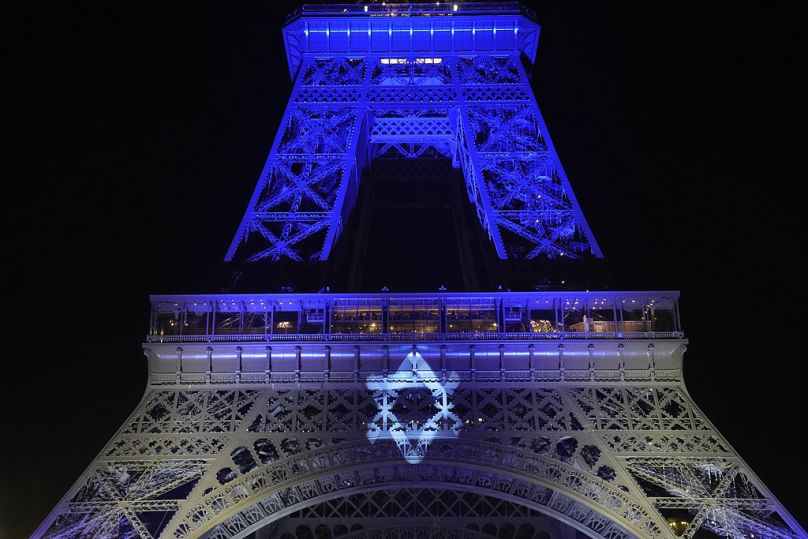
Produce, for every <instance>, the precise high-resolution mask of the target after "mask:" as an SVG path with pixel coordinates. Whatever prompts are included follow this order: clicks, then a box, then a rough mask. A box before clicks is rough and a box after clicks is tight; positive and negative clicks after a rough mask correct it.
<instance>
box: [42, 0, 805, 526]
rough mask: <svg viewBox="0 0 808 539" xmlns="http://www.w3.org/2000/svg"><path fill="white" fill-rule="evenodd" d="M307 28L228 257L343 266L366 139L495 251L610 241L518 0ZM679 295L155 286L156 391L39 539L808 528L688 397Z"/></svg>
mask: <svg viewBox="0 0 808 539" xmlns="http://www.w3.org/2000/svg"><path fill="white" fill-rule="evenodd" d="M285 38H286V44H287V53H288V58H289V67H290V72H291V73H292V76H293V78H294V79H295V86H294V92H293V95H292V97H291V99H290V102H289V105H288V107H287V109H286V112H285V114H284V117H283V120H282V123H281V128H280V130H279V132H278V136H277V137H276V139H275V142H274V144H273V147H272V151H271V153H270V156H269V159H268V160H267V163H266V166H265V168H264V171H263V173H262V175H261V178H260V180H259V182H258V185H257V187H256V189H255V192H254V195H253V197H252V200H251V201H250V205H249V207H248V210H247V213H246V214H245V216H244V220H243V222H242V225H241V228H240V230H239V233H238V235H237V236H236V238H235V240H234V241H233V244H232V245H231V248H230V252H229V253H228V258H232V257H233V256H234V255H235V252H236V249H237V248H238V247H239V246H240V245H241V244H242V242H245V240H250V241H248V242H245V246H244V248H245V249H247V248H248V247H249V248H252V246H254V245H255V242H254V241H253V240H257V241H259V242H263V244H262V245H261V246H260V247H259V248H258V249H257V250H255V251H251V252H250V254H249V255H248V258H251V259H253V260H261V259H279V258H282V257H288V258H291V259H294V260H302V259H305V258H309V257H312V256H314V257H319V258H320V259H325V258H327V257H328V254H329V251H330V249H331V247H332V246H333V245H334V242H335V241H336V239H337V237H338V235H339V233H340V230H341V228H342V226H343V223H344V222H345V219H346V218H347V215H348V213H349V212H350V211H351V208H352V206H353V205H354V202H355V199H356V192H357V184H358V182H359V178H360V174H361V170H362V167H363V166H364V165H365V164H366V163H367V162H368V161H369V160H370V159H372V158H373V157H374V156H377V155H390V154H398V155H400V156H402V157H404V158H416V157H418V156H420V155H422V154H424V153H429V154H431V155H434V154H435V153H436V152H437V153H440V154H443V155H445V156H447V157H448V158H451V159H452V161H453V163H455V165H456V166H459V167H462V169H463V171H464V173H465V182H466V187H467V192H468V195H469V198H470V200H471V201H472V202H473V203H474V205H475V207H476V210H477V215H478V217H479V219H480V222H481V223H482V225H483V227H484V228H485V230H486V231H487V232H488V234H489V236H490V238H491V240H492V241H493V242H494V245H495V246H496V250H497V253H498V254H499V256H500V257H502V258H505V257H508V256H518V257H525V258H529V257H535V256H539V255H541V256H557V255H561V254H563V255H564V256H580V255H582V254H583V253H586V252H591V253H592V254H594V255H596V256H599V255H600V252H599V251H598V248H597V244H596V243H595V241H594V238H593V237H592V235H591V233H590V231H589V229H588V227H587V225H586V222H585V221H584V219H583V216H582V214H581V212H580V208H579V207H578V204H577V203H576V201H575V197H574V195H573V193H572V190H571V189H570V186H569V183H568V181H567V178H566V176H565V175H564V172H563V169H562V168H561V165H560V164H559V162H558V157H557V155H556V153H555V151H554V149H553V147H552V144H551V142H550V140H549V138H548V136H547V131H546V128H545V126H544V122H543V120H542V118H541V115H540V113H539V110H538V107H537V106H536V102H535V99H534V98H533V95H532V93H531V90H530V87H529V85H528V82H527V78H526V74H525V70H524V68H523V65H522V61H523V60H525V59H527V60H528V61H532V60H533V58H534V57H535V48H536V43H537V38H538V26H537V25H536V24H535V23H534V22H533V21H532V20H531V19H530V18H529V17H527V16H525V15H524V14H522V12H521V10H520V8H519V7H518V6H516V5H513V4H485V5H481V6H477V5H474V4H463V5H462V9H458V10H455V9H454V8H453V7H452V6H446V7H441V6H437V7H436V6H431V7H430V6H425V5H422V6H414V5H410V6H406V7H404V6H396V5H393V6H384V7H382V6H367V7H364V6H361V5H360V6H339V7H334V6H317V7H314V8H305V9H304V10H303V11H302V12H301V13H298V14H297V15H296V16H295V17H294V18H293V19H292V20H291V22H290V23H289V25H288V26H287V28H286V30H285ZM318 235H319V236H320V238H319V239H318V238H317V236H318ZM322 236H324V239H323V237H322ZM677 301H678V293H675V292H654V293H651V292H641V293H640V292H585V293H584V292H581V293H576V292H563V293H561V292H559V293H550V292H545V293H539V292H533V293H520V292H517V293H513V292H508V293H455V294H452V293H423V294H391V293H384V294H268V295H262V294H252V295H216V296H155V297H153V298H152V317H151V324H150V330H149V334H148V336H147V338H146V343H145V344H144V347H143V348H144V352H145V354H146V357H147V358H148V365H149V379H148V384H147V387H146V392H145V394H144V396H143V399H142V400H141V402H140V403H139V405H138V406H137V408H136V409H135V411H134V412H133V413H132V415H131V416H130V417H129V418H128V419H127V420H126V421H125V423H124V425H123V426H122V427H121V428H120V429H119V431H118V432H117V433H116V434H115V436H114V437H113V438H112V440H111V441H110V442H109V443H108V444H107V446H106V447H104V448H103V450H102V451H101V452H100V453H99V455H98V456H97V457H96V459H95V460H94V461H93V462H92V464H91V465H90V466H89V467H88V468H87V470H86V471H85V472H84V474H83V475H82V476H81V477H80V478H79V479H78V480H77V482H76V483H75V484H74V485H73V487H72V488H71V489H70V490H69V491H68V492H67V494H66V495H65V496H64V498H63V499H62V500H61V502H60V503H59V504H58V505H57V507H56V508H54V510H53V512H52V513H51V514H50V515H49V516H48V517H47V519H46V520H45V521H44V522H43V523H42V525H41V526H40V528H39V529H38V530H37V531H36V533H35V536H36V537H48V538H67V537H69V538H73V537H126V538H135V537H141V538H150V537H174V538H191V537H208V538H217V539H218V538H225V537H247V536H250V535H251V534H255V536H256V537H261V538H269V537H272V538H277V539H314V538H316V539H336V538H339V539H494V538H496V539H548V538H549V537H557V538H569V539H572V538H578V537H593V538H605V539H623V538H626V539H628V538H634V537H639V538H670V537H685V538H691V537H692V538H697V539H698V538H702V537H704V538H712V537H733V538H741V537H748V538H750V539H751V538H754V537H766V538H769V537H773V538H797V537H806V534H805V532H804V531H803V530H802V529H801V528H800V527H799V525H798V524H797V523H796V522H795V521H794V519H793V518H792V517H791V516H790V515H789V514H788V512H787V511H786V510H785V509H784V508H783V507H782V506H781V505H780V504H779V503H778V502H777V500H776V499H775V498H774V497H773V496H772V494H771V493H770V492H769V491H768V490H767V489H766V487H765V485H763V484H762V483H761V481H760V480H759V478H757V477H756V476H755V474H754V473H753V472H752V471H751V470H750V469H749V467H748V466H747V465H746V464H745V463H744V462H743V460H742V459H741V458H740V457H739V456H738V454H737V453H736V452H735V451H734V450H733V449H732V447H731V446H730V445H729V443H728V442H727V441H726V440H725V439H724V438H723V437H722V436H721V435H720V434H719V433H718V432H717V430H716V429H715V427H714V426H713V425H712V424H711V423H710V422H709V421H708V420H707V419H706V417H705V416H704V414H703V413H702V412H701V411H700V410H699V409H698V407H697V406H696V405H695V404H694V403H693V402H692V400H691V399H690V397H689V396H688V394H687V390H686V388H685V385H684V381H683V377H682V358H683V354H684V351H685V347H686V344H687V341H686V340H685V338H684V335H683V333H682V330H681V324H680V320H679V313H678V308H677Z"/></svg>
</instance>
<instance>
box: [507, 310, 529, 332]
mask: <svg viewBox="0 0 808 539" xmlns="http://www.w3.org/2000/svg"><path fill="white" fill-rule="evenodd" d="M525 315H526V310H525V308H524V305H522V304H519V303H516V304H512V305H505V306H504V307H503V319H504V322H505V331H506V332H508V333H523V332H525V331H528V329H527V326H526V324H525V320H526V319H527V317H526V316H525Z"/></svg>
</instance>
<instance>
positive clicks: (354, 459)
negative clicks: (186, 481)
mask: <svg viewBox="0 0 808 539" xmlns="http://www.w3.org/2000/svg"><path fill="white" fill-rule="evenodd" d="M393 485H419V486H423V485H433V486H442V487H444V488H445V487H446V486H447V485H451V488H457V489H460V490H463V489H467V490H469V491H473V492H478V493H483V494H486V495H491V496H495V497H498V498H503V499H509V500H512V501H514V502H516V503H522V504H524V505H527V506H528V507H531V508H534V509H535V510H537V511H540V512H544V513H547V514H550V515H551V516H553V517H554V518H559V519H561V520H563V521H566V522H568V523H569V524H571V525H573V526H577V527H578V528H579V529H581V530H582V531H585V532H586V533H588V534H590V535H592V536H594V537H607V538H609V539H612V538H618V537H631V536H632V535H637V536H643V537H657V536H660V535H662V534H663V533H664V532H663V530H664V524H662V523H661V522H660V521H659V520H658V516H657V515H655V514H654V513H652V512H650V511H648V510H647V509H646V507H645V505H644V504H643V503H642V501H641V500H640V499H639V498H636V497H635V496H633V495H631V494H629V493H627V492H624V491H623V490H621V489H619V488H617V487H615V486H614V485H611V484H609V483H607V482H605V481H603V480H602V479H600V478H598V477H597V476H595V475H593V474H591V473H588V472H585V471H583V470H581V469H578V468H575V467H573V466H570V465H568V464H564V463H562V462H559V461H556V460H553V459H550V458H547V457H544V456H541V455H534V454H530V453H528V452H526V451H522V450H519V449H515V448H503V447H502V446H500V445H496V444H492V443H486V442H482V441H473V440H467V439H464V440H440V441H436V442H435V443H434V444H433V446H432V448H431V449H430V453H429V457H428V458H427V459H425V460H424V461H423V462H422V463H421V464H418V465H412V464H408V463H407V462H405V461H403V460H402V459H401V456H400V453H399V452H398V448H397V447H396V446H395V445H394V444H392V443H390V442H377V443H376V444H373V445H371V444H369V443H368V442H366V441H353V442H347V443H343V444H339V445H336V446H326V447H322V448H319V449H315V450H312V451H307V452H305V453H301V454H299V455H295V456H293V457H290V458H287V459H283V460H280V461H276V462H272V463H267V464H265V465H263V466H260V467H257V468H255V469H253V470H251V471H250V472H248V473H247V474H245V475H243V476H241V477H239V478H238V479H236V480H233V481H232V482H229V483H227V484H225V485H221V486H217V487H212V488H210V489H208V491H206V493H205V494H204V495H203V496H202V497H201V498H197V499H196V501H195V503H192V504H191V505H190V506H186V509H185V510H184V511H182V512H181V514H180V513H178V514H177V516H176V517H175V520H174V522H173V529H174V535H175V536H176V537H178V538H184V537H198V536H201V535H203V534H206V535H207V536H209V537H216V538H218V537H231V536H234V535H236V534H239V533H240V532H241V531H242V530H244V529H247V528H252V526H253V524H255V523H258V522H262V521H264V520H266V521H267V522H269V521H271V520H273V519H277V518H281V517H283V516H286V515H288V514H289V513H291V512H292V511H295V510H297V509H300V508H302V507H305V506H306V505H309V504H310V503H313V500H316V501H317V502H320V501H324V500H327V499H329V498H334V497H339V496H343V495H345V494H346V493H349V492H357V491H361V490H363V489H364V490H366V489H371V488H377V487H381V488H390V487H391V486H393Z"/></svg>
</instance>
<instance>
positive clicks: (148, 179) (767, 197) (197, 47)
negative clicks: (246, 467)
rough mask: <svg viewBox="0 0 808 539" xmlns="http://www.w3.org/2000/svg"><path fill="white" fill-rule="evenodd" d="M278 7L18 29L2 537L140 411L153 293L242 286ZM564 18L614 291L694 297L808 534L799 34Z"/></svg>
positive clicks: (709, 374) (104, 8)
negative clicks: (239, 252) (245, 232)
mask: <svg viewBox="0 0 808 539" xmlns="http://www.w3.org/2000/svg"><path fill="white" fill-rule="evenodd" d="M280 4H281V3H280V2H278V3H273V2H262V3H260V5H256V4H247V3H244V4H243V5H241V4H240V5H238V6H236V7H233V6H228V5H226V3H218V4H216V5H215V7H199V6H192V5H191V4H190V3H189V4H185V5H179V4H176V5H175V4H171V5H168V3H159V4H158V3H150V2H138V3H126V4H123V5H121V4H117V3H105V4H103V5H100V6H97V7H96V10H95V11H93V10H90V9H89V8H84V7H74V8H72V9H73V10H72V11H63V12H56V11H52V12H48V13H35V14H30V15H29V16H28V17H27V18H26V19H25V20H21V22H23V23H28V24H30V25H31V28H32V32H35V33H36V35H37V36H42V37H43V39H38V38H35V39H28V40H23V41H21V42H19V43H18V47H17V49H16V50H15V55H14V56H15V65H14V67H15V68H16V67H20V68H21V71H20V73H19V75H17V76H11V77H9V78H8V80H7V85H8V86H10V87H11V89H12V90H14V91H15V93H16V94H18V96H19V99H17V100H16V101H14V102H13V103H11V104H10V107H11V109H12V110H11V112H12V114H13V115H15V116H16V117H17V118H19V119H22V124H21V127H22V128H21V129H19V130H15V131H14V135H9V134H8V132H7V133H6V137H13V139H14V141H15V142H22V143H23V148H22V151H20V152H16V151H13V152H11V154H10V157H11V161H12V162H13V163H14V164H17V165H19V167H18V170H19V171H20V172H19V174H17V175H14V176H8V177H7V178H6V180H7V182H6V183H7V184H10V185H11V187H12V192H11V193H8V192H7V194H6V197H4V198H5V199H6V204H5V206H6V209H7V210H8V209H9V208H10V210H11V211H10V212H8V211H7V212H5V213H6V216H5V217H6V218H7V219H8V218H9V217H10V224H8V225H7V226H6V231H7V233H8V232H10V233H8V234H7V238H6V240H5V243H6V253H7V254H6V265H9V264H10V265H11V269H12V272H13V274H12V276H11V279H12V280H11V286H10V288H11V292H12V294H13V296H12V301H11V302H9V303H7V305H6V313H7V315H9V316H8V321H7V322H6V325H7V327H8V328H11V331H7V332H6V339H8V338H9V337H10V339H11V343H12V348H11V350H10V352H9V353H7V354H6V356H5V358H4V365H5V375H6V388H7V389H6V391H5V392H4V397H5V398H4V401H5V402H4V407H3V410H4V414H3V417H4V422H3V423H4V429H3V439H4V443H3V451H4V452H5V455H4V460H3V462H4V465H3V468H4V470H3V474H2V482H1V483H0V484H1V485H2V486H0V489H2V490H1V491H0V537H3V538H4V537H19V536H27V535H29V534H30V533H31V532H33V530H34V529H35V527H36V526H37V525H38V524H39V523H40V522H41V521H42V520H43V519H44V518H45V516H46V515H47V513H48V512H49V511H50V509H51V508H52V507H53V506H54V504H56V503H57V502H58V500H59V499H60V498H61V497H62V496H63V495H64V493H65V492H66V491H67V489H68V488H69V487H70V485H71V484H72V483H73V482H74V481H75V480H76V478H77V477H78V476H79V474H80V473H81V472H82V471H83V470H84V468H85V467H86V466H87V465H88V464H89V463H90V462H91V460H92V459H93V458H94V456H95V455H96V454H97V453H98V451H100V450H101V448H102V447H103V445H104V444H105V443H106V442H107V441H108V440H109V439H110V437H111V436H112V435H113V434H114V432H115V431H116V429H117V428H118V427H119V426H120V425H121V423H122V422H123V420H124V419H125V418H126V416H127V415H128V414H129V413H130V412H131V411H132V410H133V408H134V407H135V405H136V404H137V403H138V401H139V399H140V397H141V396H142V393H143V389H144V387H145V382H146V360H145V358H144V357H143V356H142V354H141V351H140V347H141V343H142V341H143V337H144V335H145V333H146V330H147V323H148V294H151V293H205V292H217V291H219V289H220V288H221V287H222V286H223V285H224V284H225V283H224V282H223V279H222V276H221V275H222V272H221V260H222V258H223V256H224V254H225V251H226V249H227V247H228V245H229V242H230V239H231V238H232V235H233V233H234V232H235V230H236V228H237V226H238V223H239V220H240V219H241V215H242V213H243V211H244V208H245V206H246V204H247V202H248V200H249V197H250V194H251V192H252V189H253V187H254V184H255V180H256V178H257V175H258V173H259V172H260V170H261V167H262V165H263V163H264V160H265V158H266V154H267V152H268V150H269V147H270V145H271V143H272V140H273V137H274V135H275V131H276V128H277V127H278V122H279V118H280V116H281V114H282V111H283V107H284V105H285V102H286V97H287V96H288V94H289V90H290V87H291V83H290V81H289V75H288V69H287V64H286V59H285V57H284V49H283V43H282V39H281V34H280V31H279V30H280V27H281V25H282V23H283V16H284V13H285V12H286V11H287V9H290V8H291V7H293V6H294V4H292V3H289V4H285V5H284V6H283V7H281V6H280ZM560 4H564V7H563V8H562V7H560ZM566 4H568V3H567V2H563V3H561V2H559V3H552V4H551V3H549V2H537V3H535V4H534V5H533V7H534V9H535V10H536V12H537V14H538V18H539V22H540V24H541V25H542V33H541V38H540V41H539V52H538V61H537V67H536V69H535V70H534V89H535V91H536V94H537V98H538V101H539V105H540V107H541V109H542V112H543V114H544V116H545V120H546V121H547V124H548V127H549V129H550V135H551V137H552V138H553V141H554V143H555V146H556V148H557V150H558V152H559V155H560V157H561V160H562V162H563V164H564V167H565V169H566V172H567V175H568V176H569V178H570V181H571V182H572V185H573V188H574V189H575V192H576V195H577V197H578V199H579V201H580V203H581V206H582V208H583V211H584V213H585V215H586V217H587V219H588V221H589V224H590V226H591V227H592V230H593V231H594V234H595V236H596V237H597V239H598V242H599V243H600V246H601V248H602V250H603V252H604V253H605V255H606V257H607V260H608V264H609V268H610V282H609V283H608V286H609V288H611V289H614V290H619V289H629V290H631V289H634V290H642V289H651V290H653V289H674V290H681V292H682V302H681V308H682V319H683V325H684V329H685V332H686V335H687V337H688V338H689V339H690V341H691V344H690V346H689V348H688V352H687V354H686V355H685V378H686V381H687V385H688V388H689V391H690V393H691V395H692V397H693V398H694V400H695V401H696V402H697V403H698V404H699V406H700V407H701V408H702V409H703V410H704V411H705V412H706V414H707V415H708V417H709V418H710V419H711V420H712V421H713V422H714V423H715V425H716V426H717V427H718V428H719V430H720V431H721V432H722V433H723V435H724V436H725V437H726V438H727V439H728V440H729V442H730V443H731V444H732V445H733V446H734V447H735V448H736V449H737V450H738V451H739V453H740V454H741V456H742V457H743V458H744V459H745V460H746V461H747V462H748V463H749V464H750V465H751V467H752V469H753V470H755V471H756V472H757V474H758V475H759V476H760V477H761V478H762V479H763V481H764V483H766V485H767V486H768V487H769V488H770V489H771V490H772V491H773V492H774V494H775V495H776V496H777V497H778V498H779V499H780V500H781V501H782V502H783V503H784V504H785V505H786V507H787V508H789V510H790V511H791V512H792V514H793V515H794V516H795V517H796V518H797V520H798V521H800V522H801V523H802V524H803V526H805V525H806V524H808V507H806V506H807V505H808V504H805V503H804V500H803V495H801V493H802V492H803V491H804V484H805V483H806V481H808V476H807V475H806V471H805V470H806V468H805V448H804V442H800V441H799V440H798V434H799V433H801V432H802V433H803V434H804V431H805V425H806V421H805V417H806V411H808V407H806V405H805V400H804V399H805V389H806V384H805V382H804V380H805V375H806V374H808V373H806V368H805V358H804V357H803V356H804V352H802V350H803V347H802V345H803V344H804V342H805V327H806V324H808V318H806V316H805V312H806V308H805V306H804V304H803V303H801V302H800V301H799V300H798V298H797V296H796V291H797V290H798V288H799V285H801V284H802V283H803V282H804V275H803V273H802V264H801V262H799V261H798V259H799V257H800V255H801V253H803V252H804V251H805V239H804V228H805V227H804V223H805V219H804V217H803V213H802V211H804V210H801V209H800V208H799V203H800V202H799V198H798V197H797V195H796V184H797V178H798V177H799V176H796V175H794V174H792V173H791V171H790V170H789V165H791V164H794V163H796V162H797V160H798V157H799V156H798V153H796V152H797V149H798V142H799V140H796V141H795V140H793V138H794V137H796V131H795V130H794V127H793V125H792V122H793V120H792V116H793V115H795V114H796V113H797V111H795V110H791V109H790V108H789V105H788V103H789V97H788V88H789V87H790V86H791V85H792V84H793V83H794V82H795V80H796V76H797V75H796V73H795V71H794V70H792V67H793V65H794V64H791V63H790V62H791V60H790V56H789V55H793V54H794V53H793V52H792V51H793V50H794V49H795V47H796V45H795V43H796V38H795V37H793V34H789V33H788V32H786V31H785V30H784V29H783V28H780V27H778V28H777V29H775V28H773V27H772V26H770V25H768V24H766V23H764V22H763V21H762V20H760V17H759V14H758V13H757V12H755V11H754V10H753V8H752V5H753V4H752V3H743V2H741V3H736V4H734V5H733V8H732V9H730V10H727V9H723V8H720V9H719V8H718V7H711V6H710V5H708V4H709V3H701V2H700V3H698V5H696V4H695V3H691V4H689V6H688V5H685V4H686V3H676V4H674V3H672V2H671V3H657V2H648V3H639V2H638V3H637V5H633V4H625V3H622V2H616V3H615V2H608V3H606V2H583V3H576V5H575V6H574V7H570V6H567V5H566ZM646 4H647V5H646ZM784 17H785V15H784ZM8 23H9V24H12V21H8ZM8 105H9V103H7V106H8ZM791 135H793V136H794V137H792V136H791ZM789 139H792V140H789ZM7 148H8V147H7ZM10 178H11V179H12V181H8V180H9V179H10ZM436 287H437V283H436ZM266 292H270V291H269V290H266Z"/></svg>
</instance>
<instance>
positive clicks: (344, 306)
mask: <svg viewBox="0 0 808 539" xmlns="http://www.w3.org/2000/svg"><path fill="white" fill-rule="evenodd" d="M381 332H382V306H381V305H380V304H375V303H371V304H369V303H366V302H353V301H335V302H334V305H333V306H332V307H331V333H334V334H340V335H362V334H366V333H381Z"/></svg>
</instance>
